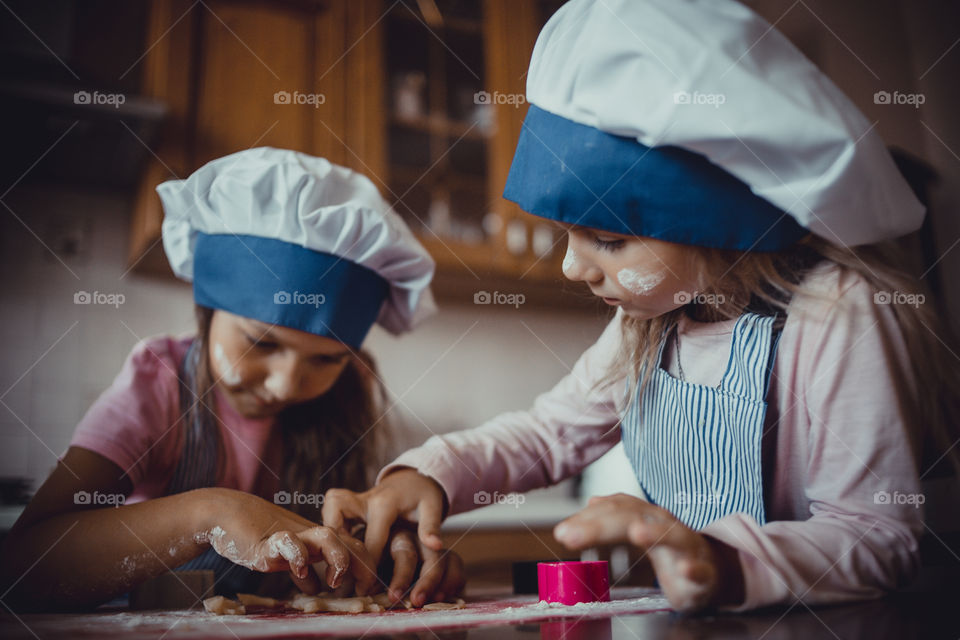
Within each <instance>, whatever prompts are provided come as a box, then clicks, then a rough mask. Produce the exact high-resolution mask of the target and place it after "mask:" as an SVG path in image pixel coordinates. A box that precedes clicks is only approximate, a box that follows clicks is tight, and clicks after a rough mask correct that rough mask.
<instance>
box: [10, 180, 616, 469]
mask: <svg viewBox="0 0 960 640" xmlns="http://www.w3.org/2000/svg"><path fill="white" fill-rule="evenodd" d="M5 202H6V203H7V204H8V205H9V206H10V208H11V209H12V210H13V213H11V212H10V211H4V212H3V214H2V215H0V219H2V223H0V229H2V252H0V264H2V268H3V274H4V277H3V278H2V279H0V305H2V310H3V314H2V323H0V399H2V402H3V403H5V404H6V405H8V407H9V409H8V408H5V407H4V406H3V405H0V475H3V476H11V475H16V476H27V477H29V478H31V479H32V480H33V481H34V482H35V483H36V482H39V481H42V479H43V478H45V477H46V475H47V474H48V473H49V471H50V470H51V468H52V467H53V466H54V464H55V460H56V456H57V455H59V454H60V453H62V452H63V451H64V450H65V448H66V446H67V444H68V443H69V440H70V436H71V434H72V432H73V428H74V427H75V426H76V423H77V421H78V420H79V419H80V418H81V417H82V415H83V413H84V412H85V410H86V409H87V407H88V406H89V405H90V403H92V402H93V400H94V399H95V398H96V397H97V395H98V394H99V393H100V392H101V391H102V390H103V389H104V388H106V387H107V386H108V385H109V384H110V382H111V381H112V379H113V377H114V376H115V375H116V373H117V371H118V370H119V368H120V366H121V364H122V363H123V360H124V358H125V357H126V355H127V354H128V353H129V351H130V349H131V348H132V347H133V345H134V344H135V342H136V341H137V340H138V338H141V337H147V336H151V335H156V334H159V333H182V332H187V331H192V327H193V320H192V298H191V293H190V288H189V286H187V285H185V284H182V283H178V282H176V281H173V280H164V279H160V278H155V277H147V276H141V275H138V274H136V273H125V270H126V266H125V256H126V250H127V246H126V243H127V233H128V217H129V213H128V208H129V202H128V199H127V198H126V197H125V196H122V195H118V194H113V193H108V192H97V191H90V190H81V189H68V188H53V187H40V186H27V185H19V186H17V187H16V188H15V189H14V190H13V191H12V192H11V194H10V195H9V196H7V198H6V199H5ZM17 218H19V219H20V220H22V221H23V223H24V224H21V223H20V222H19V221H18V220H17ZM27 227H29V229H28V228H27ZM34 234H36V237H35V235H34ZM73 236H77V237H79V246H80V252H79V254H78V255H76V256H73V257H69V256H67V255H66V252H65V251H64V250H63V249H64V247H63V244H64V241H65V238H70V237H73ZM44 245H46V246H49V247H50V248H51V249H52V250H53V251H55V252H56V253H57V254H58V255H61V256H62V260H63V262H64V264H61V262H60V261H59V260H58V259H57V258H56V257H54V256H53V254H52V253H51V251H48V250H47V248H45V246H44ZM80 290H83V291H88V292H93V291H99V292H101V293H111V294H112V293H121V294H123V295H124V296H125V302H124V304H123V305H121V306H120V307H119V308H114V307H111V306H102V305H76V304H74V302H73V296H74V294H75V293H76V292H77V291H80ZM603 326H604V321H603V319H602V318H600V317H590V316H586V317H585V316H583V315H571V314H567V315H564V314H558V313H556V312H543V311H539V312H538V311H531V310H526V309H523V308H521V309H519V310H517V309H514V308H513V307H506V308H498V307H495V306H482V307H472V306H470V307H461V308H446V309H444V310H443V311H442V312H441V313H440V314H439V315H438V316H436V317H434V318H432V319H430V320H429V321H428V322H427V323H425V324H424V325H423V326H422V327H421V328H420V329H419V330H418V331H416V332H414V333H413V334H411V335H408V336H406V337H403V338H394V337H393V336H390V335H389V334H387V333H386V332H384V331H382V330H380V329H379V328H375V329H374V331H373V332H372V333H371V335H370V338H369V340H368V343H367V346H368V347H369V348H370V349H371V350H372V351H373V353H374V355H375V356H376V357H377V360H378V363H379V365H380V367H381V370H382V373H383V377H384V380H385V381H386V384H387V386H388V388H389V389H390V390H391V391H392V392H393V393H394V394H395V395H397V396H398V397H400V398H401V399H402V403H401V404H398V407H400V408H401V409H403V410H405V411H406V412H407V413H409V414H411V416H413V418H412V419H411V420H410V422H411V424H413V425H414V429H413V433H412V434H411V439H412V440H423V439H425V438H426V437H428V436H429V435H430V433H431V431H435V432H443V431H449V430H451V429H459V428H465V427H470V426H474V425H477V424H480V423H481V422H483V421H484V420H486V419H488V418H490V417H492V416H494V415H496V414H498V413H500V412H502V411H505V410H515V409H522V408H525V407H527V406H529V404H530V403H531V402H532V400H533V398H534V397H535V396H536V394H537V393H539V392H542V391H545V390H547V389H548V388H550V386H552V385H553V384H554V383H555V382H556V381H557V380H559V379H560V378H561V377H562V376H563V375H564V374H565V373H566V372H567V370H568V369H569V367H571V366H572V365H573V363H574V362H575V360H576V358H577V356H578V355H579V354H580V353H581V352H582V351H583V350H584V349H585V348H586V347H587V346H589V345H590V344H591V343H592V342H593V340H595V339H596V337H597V336H598V335H599V333H600V331H601V330H602V328H603ZM420 420H422V421H423V423H425V425H426V426H424V424H423V423H421V422H420Z"/></svg>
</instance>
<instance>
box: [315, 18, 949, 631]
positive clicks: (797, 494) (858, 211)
mask: <svg viewBox="0 0 960 640" xmlns="http://www.w3.org/2000/svg"><path fill="white" fill-rule="evenodd" d="M526 101H527V103H528V104H529V108H528V110H527V113H526V117H525V121H524V124H523V127H522V130H521V132H520V136H519V140H518V142H517V148H516V153H515V155H514V158H513V163H512V165H511V167H510V172H509V176H508V178H507V181H506V187H505V191H504V197H505V198H506V199H508V200H511V201H513V202H514V203H516V204H517V205H518V206H519V207H520V208H521V209H523V210H524V211H526V212H527V213H529V214H532V215H534V216H538V217H540V218H543V219H545V220H547V221H552V222H553V223H556V224H557V225H558V226H559V227H560V229H561V232H562V233H561V235H563V236H565V239H566V242H567V249H566V255H565V257H564V259H563V265H562V269H563V274H564V275H565V276H566V278H567V279H569V280H572V281H575V282H577V283H580V284H581V285H582V287H583V289H584V290H586V289H587V288H589V291H590V293H592V294H593V295H594V296H596V297H597V298H598V299H602V300H603V301H604V302H606V303H607V304H609V305H611V306H612V307H615V308H616V309H617V314H616V317H614V318H613V319H612V320H611V321H610V323H609V324H608V325H607V328H606V330H605V331H604V332H603V334H602V335H601V336H600V337H599V339H598V340H597V341H596V343H595V344H593V345H591V346H590V347H589V348H588V349H587V350H586V351H585V352H584V353H583V355H582V356H581V357H580V358H579V359H578V360H577V362H576V364H575V365H574V366H573V367H572V369H571V371H570V372H569V374H568V375H566V376H564V377H563V378H562V379H561V380H560V381H559V382H558V383H557V384H556V385H555V386H554V388H553V389H551V390H549V391H547V392H545V393H543V394H541V395H540V396H538V397H537V399H536V401H535V403H534V404H533V406H532V407H531V408H530V409H529V410H528V411H520V412H512V413H508V414H504V415H501V416H497V417H495V418H492V419H491V420H489V421H488V422H487V423H485V424H483V425H480V426H478V427H476V428H475V429H470V430H466V431H464V432H458V433H451V434H445V435H442V436H437V437H434V438H431V439H430V440H428V441H427V442H426V443H425V444H424V445H423V446H422V447H419V448H417V449H414V450H412V451H408V452H406V453H404V454H403V455H401V456H400V457H398V458H397V459H396V460H394V461H393V462H392V463H391V464H389V465H388V466H387V467H385V468H384V469H383V470H382V471H381V472H380V475H379V479H378V483H377V485H376V486H375V487H373V488H372V489H370V490H368V491H365V492H363V493H359V494H354V493H349V494H344V495H340V496H339V499H338V504H336V505H333V504H330V503H328V504H327V505H326V507H327V508H328V511H329V512H336V511H342V512H343V513H345V514H352V515H356V514H362V515H363V516H365V517H366V519H367V520H368V523H369V524H370V526H371V527H372V526H374V524H375V525H376V526H377V527H378V528H380V529H383V530H386V528H388V527H389V526H390V525H391V524H392V523H393V521H394V520H396V519H397V518H402V517H404V514H408V513H411V512H413V511H417V512H418V513H420V514H428V515H429V516H430V517H429V521H428V523H427V524H424V523H423V521H422V520H421V524H420V537H421V540H423V541H424V542H425V543H429V542H430V541H431V540H432V541H433V543H434V544H436V534H437V532H438V531H439V525H440V522H441V521H442V517H444V516H445V515H447V514H455V513H458V512H462V511H466V510H469V509H472V508H475V507H476V506H477V504H476V500H475V498H474V496H475V495H477V492H487V493H492V492H494V491H498V492H501V493H505V492H510V491H528V490H530V489H534V488H538V487H542V486H549V485H553V484H556V483H558V482H560V481H562V480H563V479H565V478H569V477H571V476H574V475H576V474H577V473H579V472H580V470H582V469H584V468H585V467H586V466H587V465H589V464H590V463H592V462H593V461H595V460H597V459H598V458H600V456H602V455H603V454H605V453H606V452H607V451H609V450H610V449H611V448H613V447H615V446H616V445H617V444H618V443H619V442H620V441H621V440H622V442H623V445H624V450H625V452H626V455H627V457H628V458H629V461H630V463H631V464H632V470H633V472H634V474H635V477H636V480H637V481H638V483H639V485H640V488H641V489H642V491H643V493H644V494H645V495H646V497H647V498H648V499H647V500H644V499H641V498H640V497H634V496H632V495H625V494H618V495H614V496H605V497H594V498H591V500H590V502H589V504H588V505H587V506H586V508H584V509H583V510H582V511H580V512H579V513H577V514H576V515H574V516H572V517H571V518H569V519H567V520H566V521H564V522H563V523H560V524H559V525H558V526H557V527H556V529H555V530H554V535H555V536H556V538H557V539H558V540H559V541H560V542H561V543H563V544H564V545H566V546H567V547H568V548H569V549H571V550H582V549H587V548H590V547H593V546H597V545H611V544H622V543H628V544H630V545H633V546H635V547H636V548H637V549H638V550H639V551H641V552H642V554H643V557H645V558H648V559H649V560H650V562H651V563H652V565H653V569H654V570H655V572H656V575H657V579H658V581H659V584H660V586H661V587H662V588H663V591H664V592H665V594H666V596H667V597H668V598H669V600H670V603H671V605H672V606H673V607H674V608H676V609H677V610H681V611H689V612H692V611H702V610H706V609H710V608H724V609H740V610H742V609H750V608H755V607H760V606H766V605H771V604H786V603H796V602H797V601H798V600H799V601H803V602H805V603H807V602H839V601H844V600H853V599H859V598H867V597H875V596H878V595H880V594H882V593H884V592H885V591H887V590H890V589H894V588H896V587H898V586H900V585H902V584H904V583H905V582H906V581H908V580H909V579H910V578H911V576H912V575H913V574H914V573H915V570H916V567H917V565H918V560H919V553H918V538H919V536H920V534H921V533H922V532H923V530H924V527H923V524H924V523H923V521H922V511H921V510H920V509H918V508H916V506H917V504H918V503H919V502H921V499H922V497H923V496H922V495H920V489H919V487H920V485H919V478H920V473H919V472H918V465H919V459H920V456H919V455H918V454H919V447H918V445H917V442H918V441H919V440H921V436H922V437H923V438H926V437H927V436H929V440H930V441H935V442H936V443H937V447H938V448H937V449H935V450H934V454H933V456H932V457H931V458H929V459H931V460H937V459H938V458H939V459H946V458H948V457H950V458H952V459H954V461H960V456H957V455H956V453H957V447H955V446H953V445H954V443H955V442H956V441H957V438H958V436H960V434H958V433H957V426H956V425H957V424H958V422H960V403H958V402H955V401H952V400H951V401H949V405H945V404H944V402H943V400H942V399H943V398H947V397H950V398H956V397H958V395H960V394H957V389H958V388H960V381H958V379H957V372H956V367H955V363H951V362H949V358H948V357H946V356H945V355H944V353H943V352H944V351H946V352H950V353H952V352H955V351H956V350H955V349H952V348H951V349H946V350H944V349H942V347H941V346H938V344H937V343H938V341H939V339H940V338H941V337H942V336H949V332H946V331H944V330H943V324H942V323H940V322H939V319H938V318H937V316H936V313H935V309H934V308H933V307H932V305H928V306H927V308H924V307H923V305H917V306H915V307H908V306H906V305H903V304H897V303H896V300H891V293H892V292H894V291H897V290H899V291H918V290H919V291H923V289H922V284H921V283H920V282H918V281H917V279H916V278H915V277H913V278H911V277H910V275H909V274H906V273H904V272H903V271H901V270H900V269H898V268H896V266H895V265H896V264H897V262H896V260H895V259H891V258H890V257H889V254H888V253H887V252H885V251H884V250H883V248H882V247H881V246H873V245H874V243H880V242H881V241H884V240H889V239H892V238H896V237H898V236H900V235H903V234H906V233H909V232H911V231H914V230H916V229H918V228H919V227H920V225H921V222H922V220H923V217H924V207H923V205H922V204H921V203H920V202H919V201H918V199H917V198H916V196H915V195H914V193H913V191H912V190H911V188H910V186H909V185H908V184H907V182H906V180H905V179H904V177H903V176H902V175H901V174H900V173H899V171H898V169H897V167H896V165H895V164H894V162H893V160H892V158H891V156H890V154H889V153H888V151H887V150H886V148H885V146H884V144H883V141H882V140H881V139H880V137H879V135H878V133H877V129H876V128H875V127H874V126H873V124H871V123H870V121H869V120H867V119H866V118H865V117H864V116H863V115H862V114H861V113H860V112H859V111H858V110H857V108H856V107H855V106H854V104H853V103H852V102H851V101H850V100H849V99H848V98H847V97H846V96H844V95H843V94H842V93H841V91H840V90H839V89H838V88H837V87H836V86H835V85H834V84H833V83H832V82H831V81H830V79H829V78H827V77H826V76H825V75H823V74H822V73H821V72H820V71H819V70H818V69H817V68H816V67H815V66H814V65H813V64H811V63H810V61H809V60H807V59H806V58H805V57H804V56H803V55H802V54H801V53H800V52H799V51H798V50H797V49H796V47H794V45H793V44H791V43H790V41H789V40H788V39H787V38H786V37H785V36H784V35H783V34H781V33H780V32H778V31H777V30H776V28H775V27H774V26H772V25H770V24H769V23H767V22H766V21H765V20H764V19H763V18H761V17H760V16H759V15H757V14H756V13H754V12H753V11H752V10H751V9H749V8H747V7H745V6H743V5H742V4H740V3H738V2H735V1H734V0H710V1H698V0H602V1H601V0H570V2H567V3H565V4H564V5H563V7H562V8H560V9H559V10H558V11H557V13H556V14H555V15H554V16H553V17H552V18H551V19H550V21H549V22H548V23H547V24H546V26H545V27H544V28H543V30H542V32H541V33H540V37H539V38H538V40H537V43H536V46H535V48H534V51H533V56H532V58H531V61H530V67H529V71H528V74H527V92H526ZM871 119H872V118H871ZM558 242H559V241H558ZM863 245H866V246H863ZM901 297H902V296H901ZM698 325H702V326H698ZM711 325H712V326H713V327H714V328H713V329H712V330H711V329H709V328H708V329H704V328H703V327H710V326H711ZM731 325H732V327H731ZM717 326H722V327H723V328H724V330H723V331H722V332H721V331H719V330H718V329H717V328H716V327H717ZM728 328H732V330H730V331H727V329H728ZM720 335H723V336H724V337H723V339H720V338H718V337H717V336H720ZM711 336H713V337H711ZM708 338H709V339H708ZM946 341H948V338H945V342H946ZM668 360H669V362H671V363H673V364H667V362H668ZM668 369H669V372H668ZM687 374H689V375H687ZM717 379H719V380H717ZM624 381H626V385H625V384H624ZM625 386H626V393H625V392H624V388H625ZM914 389H917V390H919V394H915V393H912V392H913V390H914ZM770 398H773V400H769V399H770ZM951 450H953V453H952V454H951ZM613 462H615V461H613ZM958 468H960V466H958ZM598 473H603V470H599V471H598ZM911 501H912V503H911ZM522 515H523V514H522V511H521V512H520V513H519V517H522Z"/></svg>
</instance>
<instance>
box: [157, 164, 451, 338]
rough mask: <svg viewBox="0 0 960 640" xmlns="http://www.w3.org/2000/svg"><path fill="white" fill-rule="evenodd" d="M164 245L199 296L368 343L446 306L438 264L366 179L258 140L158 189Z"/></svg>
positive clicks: (241, 312)
mask: <svg viewBox="0 0 960 640" xmlns="http://www.w3.org/2000/svg"><path fill="white" fill-rule="evenodd" d="M157 192H158V193H159V194H160V199H161V201H162V203H163V210H164V220H163V246H164V249H165V250H166V253H167V258H168V259H169V261H170V266H171V267H172V268H173V271H174V273H175V274H176V275H177V276H178V277H179V278H182V279H184V280H187V281H192V282H193V292H194V299H195V300H196V302H197V303H198V304H201V305H204V306H208V307H212V308H215V309H223V310H225V311H229V312H231V313H235V314H238V315H242V316H245V317H249V318H254V319H257V320H260V321H263V322H268V323H271V324H277V325H280V326H284V327H289V328H292V329H299V330H301V331H307V332H310V333H314V334H317V335H321V336H326V337H329V338H333V339H335V340H339V341H340V342H343V343H344V344H347V345H350V346H359V345H360V344H361V343H362V342H363V340H364V338H365V336H366V335H367V333H368V331H369V330H370V327H371V326H372V325H373V323H374V322H378V323H379V324H380V325H382V326H383V327H384V328H386V329H387V330H388V331H390V332H391V333H395V334H397V333H402V332H405V331H408V330H410V329H412V328H413V327H414V326H415V325H416V324H417V323H418V322H419V321H420V320H422V319H423V318H425V317H426V316H428V315H430V314H431V313H433V312H434V311H435V310H436V307H435V304H434V301H433V297H432V295H431V293H430V289H429V285H430V281H431V279H432V278H433V273H434V268H435V265H434V261H433V259H432V258H431V257H430V255H429V254H428V253H427V251H426V250H425V249H424V248H423V246H422V245H421V244H420V243H419V242H418V241H417V240H416V238H415V237H414V236H413V234H412V233H411V231H410V229H409V228H408V227H407V225H406V224H405V223H404V221H403V220H402V219H401V218H400V217H399V216H398V215H397V214H396V213H395V212H394V211H393V210H391V208H390V207H389V206H388V205H387V203H386V202H385V201H384V200H383V198H382V197H381V196H380V193H379V192H378V191H377V189H376V187H375V186H374V185H373V183H371V182H370V180H368V179H367V178H366V177H364V176H362V175H360V174H358V173H356V172H354V171H351V170H350V169H347V168H344V167H340V166H337V165H335V164H332V163H330V162H328V161H327V160H325V159H323V158H317V157H313V156H309V155H306V154H303V153H299V152H296V151H288V150H283V149H272V148H267V147H264V148H257V149H249V150H246V151H241V152H239V153H234V154H232V155H229V156H226V157H223V158H220V159H217V160H214V161H212V162H210V163H208V164H206V165H204V166H203V167H201V168H200V169H198V170H197V171H196V172H195V173H193V174H192V175H190V176H189V177H188V178H187V179H185V180H170V181H168V182H164V183H163V184H161V185H159V186H158V187H157Z"/></svg>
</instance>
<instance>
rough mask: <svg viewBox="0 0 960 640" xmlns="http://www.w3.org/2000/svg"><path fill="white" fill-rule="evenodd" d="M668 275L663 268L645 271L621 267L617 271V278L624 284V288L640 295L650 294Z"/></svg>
mask: <svg viewBox="0 0 960 640" xmlns="http://www.w3.org/2000/svg"><path fill="white" fill-rule="evenodd" d="M666 277H667V274H666V272H664V271H663V270H661V271H653V272H649V271H648V272H643V271H636V270H634V269H621V270H620V271H619V272H617V280H618V281H619V282H620V284H621V285H623V288H624V289H626V290H627V291H629V292H630V293H632V294H634V295H638V296H644V295H648V294H649V293H650V292H651V291H653V289H654V288H656V286H657V285H658V284H660V283H661V282H663V279H664V278H666Z"/></svg>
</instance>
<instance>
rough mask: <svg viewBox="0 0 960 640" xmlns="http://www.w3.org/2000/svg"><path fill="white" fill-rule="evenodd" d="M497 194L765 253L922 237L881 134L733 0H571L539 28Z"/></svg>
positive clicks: (540, 208)
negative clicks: (510, 155)
mask: <svg viewBox="0 0 960 640" xmlns="http://www.w3.org/2000/svg"><path fill="white" fill-rule="evenodd" d="M527 99H528V101H529V102H530V107H529V111H528V113H527V117H526V120H525V122H524V126H523V129H522V132H521V135H520V141H519V143H518V146H517V151H516V154H515V156H514V161H513V165H512V166H511V170H510V175H509V178H508V181H507V185H506V189H505V192H504V197H506V198H508V199H510V200H513V201H514V202H517V203H518V204H519V205H520V206H521V207H522V208H523V209H525V210H526V211H528V212H530V213H533V214H536V215H539V216H543V217H547V218H552V219H555V220H560V221H563V222H567V223H571V224H580V225H583V226H588V227H595V228H599V229H605V230H607V231H613V232H616V233H624V234H631V235H641V236H649V237H655V238H661V239H664V240H670V241H674V242H680V243H684V244H693V245H700V246H708V247H718V248H729V249H744V250H746V249H752V250H755V251H770V250H779V249H782V248H785V247H787V246H789V245H790V244H792V243H793V242H795V241H796V240H797V239H799V238H800V237H802V236H803V235H805V234H806V233H807V232H808V231H812V232H813V233H815V234H817V235H819V236H822V237H823V238H826V239H827V240H829V241H831V242H833V243H834V244H838V245H844V246H852V245H858V244H864V243H870V242H876V241H879V240H882V239H887V238H892V237H896V236H899V235H902V234H904V233H907V232H910V231H913V230H915V229H917V228H919V226H920V224H921V223H922V220H923V215H924V208H923V206H922V205H921V204H920V202H919V201H918V200H917V199H916V197H915V196H914V194H913V192H912V191H911V190H910V188H909V186H908V185H907V183H906V181H905V180H904V178H903V177H902V176H901V174H900V173H899V172H898V170H897V168H896V166H895V165H894V163H893V160H892V158H891V157H890V154H889V153H888V151H887V150H886V148H885V147H884V144H883V141H882V140H881V139H880V136H879V135H878V134H877V133H876V131H875V130H874V129H873V126H872V125H871V124H870V123H869V122H867V121H866V119H865V118H864V117H863V115H862V114H861V113H860V112H859V111H858V110H857V108H856V107H855V106H854V105H853V104H852V103H851V102H850V101H849V100H848V99H847V98H846V97H845V96H844V95H843V93H841V92H840V90H839V89H838V88H837V87H836V86H835V85H834V84H833V82H831V81H830V80H829V79H828V78H827V77H826V76H825V75H824V74H823V73H821V72H820V71H819V70H818V69H817V68H816V67H815V66H814V65H813V64H812V63H811V62H810V61H809V60H807V59H806V58H805V57H804V56H803V55H802V54H801V53H800V52H799V51H798V50H797V49H796V47H794V46H793V45H792V44H791V43H790V42H789V41H788V40H787V38H786V37H784V36H783V35H782V34H781V33H779V32H778V31H777V30H775V29H773V27H771V26H770V25H769V24H768V23H767V22H766V21H764V20H763V19H762V18H760V17H759V16H757V15H756V14H755V13H753V12H752V11H751V10H750V9H748V8H746V7H744V6H743V5H741V4H739V3H737V2H734V1H732V0H642V1H641V0H602V1H594V0H571V1H570V2H568V3H567V4H566V5H564V6H563V7H562V8H561V9H560V10H559V11H558V12H557V13H556V14H555V15H554V16H553V17H552V18H551V19H550V21H549V22H548V23H547V25H546V26H545V27H544V28H543V31H542V32H541V33H540V37H539V38H538V40H537V43H536V47H535V48H534V51H533V58H532V60H531V62H530V70H529V74H528V76H527Z"/></svg>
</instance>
